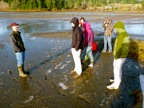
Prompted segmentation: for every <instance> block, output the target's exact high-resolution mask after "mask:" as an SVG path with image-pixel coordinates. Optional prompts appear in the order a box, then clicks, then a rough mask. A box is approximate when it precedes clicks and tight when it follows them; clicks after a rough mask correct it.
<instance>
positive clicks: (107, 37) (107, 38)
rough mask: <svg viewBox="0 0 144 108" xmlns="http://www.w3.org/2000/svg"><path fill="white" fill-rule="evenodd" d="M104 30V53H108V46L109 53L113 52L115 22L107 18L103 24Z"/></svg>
mask: <svg viewBox="0 0 144 108" xmlns="http://www.w3.org/2000/svg"><path fill="white" fill-rule="evenodd" d="M103 28H104V38H103V39H104V48H103V51H102V53H106V51H107V44H108V53H111V52H112V43H111V40H112V32H113V21H112V20H111V19H110V18H109V17H106V19H105V20H104V23H103Z"/></svg>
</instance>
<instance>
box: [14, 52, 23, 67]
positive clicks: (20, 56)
mask: <svg viewBox="0 0 144 108" xmlns="http://www.w3.org/2000/svg"><path fill="white" fill-rule="evenodd" d="M15 55H16V59H17V66H22V65H23V64H24V60H25V52H24V51H22V52H17V53H15Z"/></svg>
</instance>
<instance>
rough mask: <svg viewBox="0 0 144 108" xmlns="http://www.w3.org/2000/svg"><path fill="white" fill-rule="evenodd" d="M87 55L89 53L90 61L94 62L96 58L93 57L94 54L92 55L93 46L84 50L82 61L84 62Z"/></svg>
mask: <svg viewBox="0 0 144 108" xmlns="http://www.w3.org/2000/svg"><path fill="white" fill-rule="evenodd" d="M87 53H88V55H89V57H90V60H94V57H93V54H92V47H91V46H88V47H85V48H84V50H83V52H82V57H81V59H82V60H84V59H85V56H86V54H87Z"/></svg>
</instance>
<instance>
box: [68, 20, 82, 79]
mask: <svg viewBox="0 0 144 108" xmlns="http://www.w3.org/2000/svg"><path fill="white" fill-rule="evenodd" d="M70 22H71V24H72V44H71V52H72V56H73V59H74V64H75V67H74V70H73V71H71V73H73V72H76V73H77V75H75V76H74V78H77V77H79V76H81V74H82V65H81V50H82V47H83V31H82V30H81V28H80V27H79V20H78V18H76V17H74V18H73V19H72V20H71V21H70Z"/></svg>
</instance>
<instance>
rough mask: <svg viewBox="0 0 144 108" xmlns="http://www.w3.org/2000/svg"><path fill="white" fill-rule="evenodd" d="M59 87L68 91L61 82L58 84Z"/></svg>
mask: <svg viewBox="0 0 144 108" xmlns="http://www.w3.org/2000/svg"><path fill="white" fill-rule="evenodd" d="M59 86H60V87H62V89H63V90H66V89H68V87H67V86H66V85H65V84H64V83H62V82H60V83H59Z"/></svg>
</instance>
